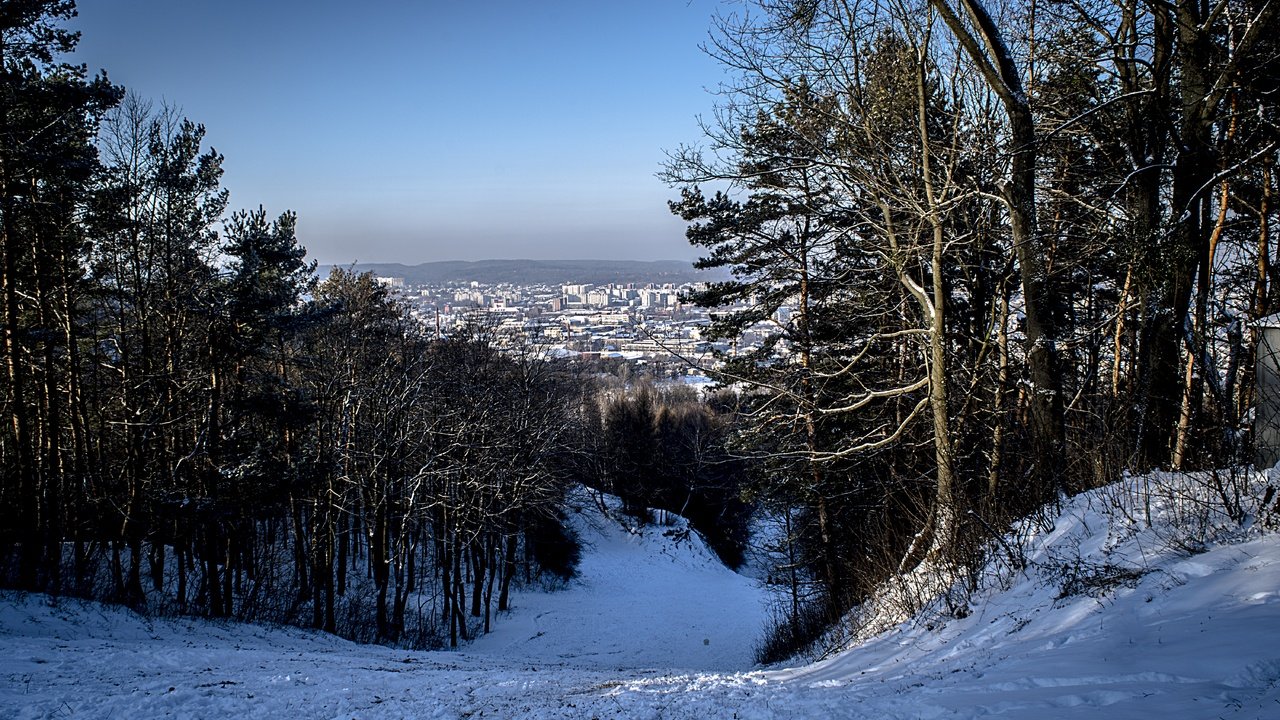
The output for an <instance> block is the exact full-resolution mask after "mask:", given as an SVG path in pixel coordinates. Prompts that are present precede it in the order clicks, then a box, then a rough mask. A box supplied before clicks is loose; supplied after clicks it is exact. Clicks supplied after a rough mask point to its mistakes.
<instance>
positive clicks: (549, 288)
mask: <svg viewBox="0 0 1280 720" xmlns="http://www.w3.org/2000/svg"><path fill="white" fill-rule="evenodd" d="M375 278H376V279H377V281H378V282H380V283H382V284H383V285H384V286H386V287H387V288H389V289H390V290H392V291H393V292H394V293H395V294H396V295H397V296H398V297H400V298H401V299H402V300H403V301H404V302H405V303H406V305H408V307H409V308H410V312H411V314H412V315H413V317H415V318H417V319H418V320H419V321H420V322H422V324H423V325H424V326H425V327H427V328H428V329H431V330H434V331H435V332H437V333H439V334H441V335H448V334H450V333H452V332H455V331H456V330H457V329H459V328H461V327H463V326H464V325H466V324H467V323H468V322H472V321H474V320H475V319H476V318H477V317H482V318H483V319H484V320H485V321H487V322H488V323H489V324H490V325H491V326H492V327H493V328H494V329H495V330H496V331H497V335H498V337H499V338H503V339H504V341H505V342H511V343H513V345H514V344H518V345H521V346H524V347H534V348H536V349H537V350H538V351H539V352H541V353H545V354H546V355H547V356H548V357H559V358H569V359H575V360H580V361H584V362H591V361H605V362H617V363H626V364H631V365H633V366H636V367H637V368H639V367H643V368H644V374H648V375H651V376H653V377H654V378H655V379H657V380H659V381H678V382H683V383H685V384H689V385H704V384H710V383H711V382H712V381H711V379H710V378H709V377H707V372H706V371H707V370H710V369H714V367H715V366H716V363H717V359H716V356H715V352H713V351H720V352H724V353H733V352H742V351H747V350H751V349H754V348H758V347H759V346H760V345H761V343H763V342H764V340H765V339H766V338H767V337H768V336H769V335H771V334H773V333H776V332H777V325H776V324H774V323H773V322H769V321H766V322H762V323H758V324H757V325H756V326H754V327H752V328H751V329H750V330H749V331H748V332H746V333H745V334H744V335H743V336H742V337H741V338H739V339H738V340H736V341H735V342H733V343H730V342H728V341H714V342H712V341H710V340H708V339H707V338H706V337H705V331H706V328H707V326H709V325H710V324H711V318H712V315H713V314H717V313H721V312H731V311H733V310H735V309H738V310H740V309H743V308H741V307H739V308H734V307H725V308H716V309H714V310H711V311H708V309H706V308H703V307H699V306H697V305H694V304H693V303H691V302H689V301H688V300H687V297H688V295H689V293H690V292H691V291H693V290H696V289H698V288H699V287H701V286H703V284H704V283H701V282H681V283H676V282H612V283H588V282H577V281H572V280H571V281H566V282H562V283H559V284H548V283H533V282H531V283H518V282H497V283H491V282H481V281H479V280H440V281H435V282H419V283H414V282H410V281H408V280H406V278H405V277H401V276H394V275H380V274H376V273H375ZM780 313H781V315H782V317H783V318H785V315H786V313H787V310H786V309H783V310H781V311H780Z"/></svg>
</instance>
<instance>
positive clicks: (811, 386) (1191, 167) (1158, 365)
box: [663, 0, 1280, 618]
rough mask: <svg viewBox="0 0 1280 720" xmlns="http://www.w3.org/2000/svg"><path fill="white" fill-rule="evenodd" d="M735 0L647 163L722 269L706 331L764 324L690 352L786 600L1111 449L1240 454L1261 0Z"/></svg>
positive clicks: (889, 556) (1260, 204)
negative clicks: (763, 501) (684, 125)
mask: <svg viewBox="0 0 1280 720" xmlns="http://www.w3.org/2000/svg"><path fill="white" fill-rule="evenodd" d="M745 5H746V6H745V8H743V9H742V10H741V11H737V12H735V13H733V14H730V15H726V16H723V17H721V18H719V20H718V22H717V24H716V27H715V29H714V31H713V33H712V39H711V42H710V43H709V45H708V47H707V51H708V52H709V54H711V55H712V56H713V57H714V58H716V59H717V60H719V61H720V63H721V64H722V65H723V66H724V67H725V68H726V69H727V71H728V72H729V73H730V76H731V78H732V79H731V80H730V81H729V82H728V83H727V84H726V85H725V86H724V87H723V88H722V94H721V96H722V98H723V102H722V103H721V105H720V107H719V110H718V112H717V114H716V116H715V117H714V118H713V119H712V120H711V121H710V122H707V123H704V130H705V134H706V137H705V139H704V141H703V142H701V143H699V144H697V145H694V146H688V147H683V148H679V149H677V150H676V151H673V152H671V153H670V154H669V159H668V162H667V164H666V166H665V170H664V173H663V175H664V177H665V179H667V180H668V181H669V182H670V183H671V184H672V185H673V186H675V187H677V188H679V189H680V191H681V196H680V199H679V200H677V201H675V202H673V203H672V210H673V212H675V213H676V214H678V215H680V216H681V217H682V218H683V219H684V220H686V221H687V222H689V230H688V236H689V239H690V241H691V242H693V243H694V244H695V245H699V246H702V247H704V248H706V249H707V254H706V256H705V257H704V259H703V260H702V261H701V263H700V264H701V265H702V266H703V267H723V268H727V269H729V270H731V271H732V273H733V276H734V279H733V280H731V281H729V282H725V283H721V284H717V285H713V286H712V287H710V288H709V289H708V290H707V291H706V292H703V293H701V294H699V295H698V296H697V297H696V298H695V299H697V300H698V301H699V302H701V303H704V304H706V305H708V306H711V307H715V306H720V305H723V304H725V303H729V302H736V303H738V304H737V305H736V307H737V308H740V309H739V310H738V311H736V312H733V313H727V314H723V315H722V316H721V317H720V319H719V320H718V321H717V322H716V324H715V325H714V326H713V328H712V334H713V335H715V336H719V337H723V338H734V337H737V336H738V335H739V334H740V333H742V332H743V331H745V330H748V329H752V330H755V331H758V328H759V326H760V324H762V323H764V324H768V325H771V326H772V327H773V331H774V335H773V336H772V340H771V342H770V343H768V344H766V345H765V346H763V347H762V348H760V349H759V350H758V351H755V352H752V353H730V354H728V355H727V356H726V357H725V358H724V360H725V365H724V366H723V368H722V370H721V373H720V375H721V377H722V379H724V380H725V381H726V382H733V383H738V384H739V387H741V388H743V389H744V396H745V402H746V405H747V408H746V411H745V415H744V421H745V425H744V429H743V432H742V434H741V436H740V441H741V446H742V449H741V452H742V453H743V454H746V455H749V456H753V457H755V458H757V459H758V460H759V462H760V465H758V467H765V468H767V470H766V471H765V472H764V475H765V480H764V481H763V493H762V497H765V498H772V502H773V503H775V504H776V505H777V506H778V507H781V508H785V512H786V513H788V515H787V517H786V518H785V520H786V522H787V527H788V528H790V529H789V530H788V534H789V535H790V536H793V537H796V538H798V539H799V540H797V542H802V544H803V546H804V548H805V549H806V552H807V553H808V554H807V556H806V557H800V558H799V559H798V561H797V562H799V564H800V565H802V567H803V572H801V573H798V574H797V575H793V576H792V586H793V590H792V592H793V604H792V611H791V616H792V617H793V618H800V617H802V616H804V614H805V613H804V611H802V608H801V606H802V605H804V604H805V602H806V600H805V599H806V598H808V601H809V602H810V603H815V602H816V603H817V604H818V605H819V606H823V605H825V607H826V610H825V613H826V614H827V616H828V617H829V618H834V617H837V616H839V614H840V613H842V612H843V611H844V610H845V609H846V608H848V607H849V605H850V604H851V603H854V602H857V601H858V600H859V599H860V598H862V597H865V593H866V592H867V591H868V589H869V587H871V586H874V585H875V584H876V583H878V582H880V581H881V580H883V579H884V578H885V577H886V575H888V574H894V573H905V572H908V571H910V570H911V569H912V568H915V567H919V566H921V565H922V564H925V565H929V564H932V565H934V566H936V565H937V564H938V563H946V562H949V561H951V560H955V559H959V558H963V557H964V556H965V553H966V552H967V550H966V548H971V547H974V546H975V543H976V544H978V545H980V544H981V542H986V541H990V540H991V535H992V532H993V528H999V527H1001V523H1002V522H1004V521H1006V520H1007V519H1009V518H1011V517H1014V516H1016V515H1017V514H1019V513H1024V512H1026V511H1028V510H1030V509H1033V508H1035V507H1037V506H1039V505H1040V504H1042V503H1044V502H1046V501H1051V500H1052V499H1053V498H1055V497H1056V496H1058V495H1060V494H1061V493H1063V492H1075V491H1079V490H1081V489H1085V488H1088V487H1092V486H1095V485H1097V484H1099V483H1103V482H1107V481H1110V480H1112V479H1114V478H1116V477H1117V476H1118V474H1119V473H1120V472H1122V471H1124V470H1126V469H1134V470H1142V469H1147V468H1151V467H1155V466H1166V467H1178V468H1185V467H1191V466H1206V465H1214V464H1222V463H1234V462H1238V461H1240V460H1241V459H1243V458H1245V457H1246V455H1245V453H1246V448H1247V445H1248V427H1247V421H1246V420H1245V418H1246V417H1247V413H1248V409H1249V408H1250V406H1251V405H1252V403H1253V395H1254V392H1255V390H1254V387H1255V386H1254V378H1253V373H1252V368H1253V358H1252V355H1251V353H1252V352H1253V348H1254V347H1255V346H1256V342H1255V341H1254V338H1253V337H1252V335H1253V334H1254V333H1255V332H1256V328H1255V324H1254V321H1256V320H1258V319H1259V318H1261V317H1263V316H1266V315H1269V314H1271V313H1273V312H1275V311H1276V310H1277V309H1280V305H1278V304H1277V303H1278V302H1280V300H1278V298H1280V287H1278V286H1277V284H1276V275H1277V271H1276V267H1275V262H1274V257H1275V249H1274V243H1273V242H1272V238H1271V235H1272V234H1273V228H1274V227H1275V222H1274V219H1275V214H1276V208H1275V200H1274V194H1275V190H1274V188H1275V177H1274V166H1275V160H1276V156H1277V148H1278V142H1280V126H1278V125H1277V121H1278V120H1280V106H1278V105H1277V95H1276V90H1277V82H1278V79H1280V47H1278V46H1277V45H1276V40H1275V37H1274V33H1273V32H1268V31H1267V28H1274V27H1275V24H1276V20H1277V14H1278V10H1277V3H1275V2H1269V1H1267V0H1221V1H1220V2H1202V1H1200V0H1175V1H1173V2H1149V1H1148V0H1101V1H1098V2H1056V1H1049V0H1040V1H1038V2H1031V3H1012V2H1010V3H1003V2H982V1H980V0H852V1H848V0H839V1H833V2H827V1H825V0H803V1H800V0H755V1H754V2H749V3H746V4H745ZM805 538H810V539H809V540H805ZM815 598H817V599H816V600H815Z"/></svg>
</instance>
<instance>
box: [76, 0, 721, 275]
mask: <svg viewBox="0 0 1280 720" xmlns="http://www.w3.org/2000/svg"><path fill="white" fill-rule="evenodd" d="M78 4H79V12H80V16H79V17H78V18H77V19H76V20H75V21H74V23H73V27H74V28H76V29H78V30H80V31H81V32H82V38H81V43H80V49H79V50H78V51H77V53H76V55H75V57H74V58H73V59H74V60H76V61H77V62H82V63H86V64H88V66H89V68H90V69H91V70H97V69H99V68H105V69H106V70H107V72H108V73H109V75H110V77H111V79H112V80H113V81H114V82H116V83H119V84H122V85H124V86H125V87H127V88H129V89H131V90H132V91H134V92H136V93H137V94H139V95H141V96H142V97H145V98H149V99H151V100H153V101H155V102H157V103H159V102H160V101H167V102H168V103H170V104H172V105H176V106H179V107H181V108H182V110H183V112H184V114H185V115H186V116H187V117H189V118H191V119H192V120H194V121H196V122H200V123H203V124H204V125H205V126H206V128H207V130H208V135H207V140H208V142H209V144H211V145H212V146H214V147H216V148H217V149H218V151H219V152H222V153H223V154H224V155H225V156H226V162H225V165H224V167H225V168H226V176H225V185H226V186H227V187H228V188H229V189H230V190H231V204H232V207H233V208H240V207H257V206H258V205H259V204H261V205H263V206H265V207H266V209H267V211H268V212H269V213H272V214H275V213H278V212H280V211H282V210H285V209H292V210H296V211H297V212H298V214H299V226H300V227H299V235H300V238H301V240H302V242H303V243H304V244H305V245H306V246H307V248H308V249H309V251H310V254H311V256H312V257H314V258H316V259H318V260H319V261H320V262H321V263H339V264H341V263H347V262H351V261H354V260H360V261H365V262H379V261H399V262H407V263H417V262H425V261H431V260H477V259H483V258H513V257H522V258H540V259H555V258H619V259H660V258H693V257H696V255H697V252H696V250H695V249H693V248H691V247H689V245H688V244H687V243H686V242H685V240H684V236H683V225H682V223H681V222H680V221H679V219H678V218H675V217H673V216H671V215H670V214H669V213H668V211H667V209H666V200H667V199H669V198H671V197H674V194H675V193H674V192H673V191H671V190H670V189H668V188H667V187H665V186H664V185H663V184H662V183H661V182H660V181H659V180H657V179H656V178H655V177H654V173H655V172H656V171H657V170H658V168H659V165H660V163H661V161H662V158H663V150H664V149H673V148H675V147H676V146H677V145H679V144H681V143H691V142H696V141H697V140H698V139H699V132H698V127H697V121H696V117H697V116H698V115H707V114H709V113H710V110H711V107H712V104H713V102H714V97H713V96H712V95H711V94H709V93H708V92H707V89H709V88H714V87H715V86H716V84H717V83H718V82H719V81H720V79H721V77H722V74H721V70H720V68H719V67H718V66H717V65H716V64H715V63H714V62H713V61H712V60H711V59H709V58H708V57H706V56H705V55H704V54H702V52H701V51H700V50H699V49H698V45H699V44H700V43H702V42H703V41H704V40H706V38H707V32H708V28H709V27H710V25H711V17H712V15H713V14H714V12H715V11H716V8H717V6H718V5H719V3H718V2H716V1H715V0H581V1H580V0H572V1H566V2H536V1H535V2H507V1H502V0H488V1H486V2H475V3H472V2H465V1H462V2H442V1H439V0H431V1H429V2H410V1H409V0H368V1H366V2H361V3H355V2H331V1H328V0H317V1H315V2H293V1H289V2H265V1H258V2H251V1H248V0H80V2H79V3H78Z"/></svg>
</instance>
